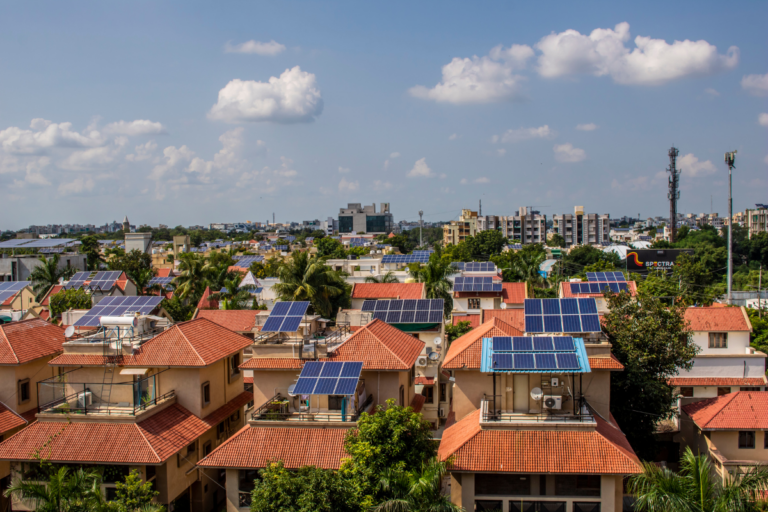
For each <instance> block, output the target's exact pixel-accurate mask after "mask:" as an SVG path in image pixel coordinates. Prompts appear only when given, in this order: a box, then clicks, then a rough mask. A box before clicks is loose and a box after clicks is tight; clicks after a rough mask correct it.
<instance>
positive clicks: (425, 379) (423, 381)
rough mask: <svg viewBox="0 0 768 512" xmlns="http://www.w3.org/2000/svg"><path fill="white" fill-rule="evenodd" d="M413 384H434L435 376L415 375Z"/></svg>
mask: <svg viewBox="0 0 768 512" xmlns="http://www.w3.org/2000/svg"><path fill="white" fill-rule="evenodd" d="M413 383H414V384H423V385H425V386H434V384H435V378H434V377H416V378H415V379H414V380H413Z"/></svg>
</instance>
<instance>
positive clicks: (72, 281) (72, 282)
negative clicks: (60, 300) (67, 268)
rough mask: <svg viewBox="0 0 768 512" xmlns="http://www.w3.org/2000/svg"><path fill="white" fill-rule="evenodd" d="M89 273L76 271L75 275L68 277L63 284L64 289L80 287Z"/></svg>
mask: <svg viewBox="0 0 768 512" xmlns="http://www.w3.org/2000/svg"><path fill="white" fill-rule="evenodd" d="M90 275H91V272H77V273H76V274H75V275H73V276H72V277H70V278H69V282H68V283H67V284H65V285H64V289H65V290H69V289H71V288H75V289H77V288H82V287H83V285H84V284H85V282H86V281H87V280H88V277H89V276H90Z"/></svg>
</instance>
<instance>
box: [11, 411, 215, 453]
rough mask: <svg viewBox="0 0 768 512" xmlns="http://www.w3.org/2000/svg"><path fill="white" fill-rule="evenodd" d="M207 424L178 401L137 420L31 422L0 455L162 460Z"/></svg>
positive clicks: (206, 428) (14, 436) (176, 450)
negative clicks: (121, 421) (123, 421)
mask: <svg viewBox="0 0 768 512" xmlns="http://www.w3.org/2000/svg"><path fill="white" fill-rule="evenodd" d="M210 428H211V426H210V425H209V424H208V423H206V422H204V421H203V420H201V419H200V418H198V417H197V416H195V415H194V414H192V413H191V412H189V411H188V410H186V409H185V408H183V407H182V406H180V405H178V404H174V405H172V406H170V407H168V408H166V409H164V410H162V411H160V412H158V413H156V414H154V415H153V416H151V417H149V418H147V419H146V420H144V421H142V422H139V423H95V422H79V421H78V422H71V423H67V422H63V421H62V422H59V421H36V422H35V423H33V424H32V425H30V426H28V427H27V428H25V429H22V430H21V431H19V432H18V433H17V434H15V435H13V436H11V437H10V438H9V439H7V440H6V441H4V442H3V443H0V460H33V459H35V454H36V453H38V452H39V453H40V454H41V455H42V456H44V457H45V458H46V459H48V460H50V461H51V462H80V463H97V464H98V463H107V464H113V463H123V464H127V463H130V464H162V463H163V462H164V461H166V460H168V459H169V458H170V457H171V456H172V455H174V454H175V453H176V452H178V451H179V450H181V449H182V448H183V447H184V446H187V445H189V444H190V443H191V442H192V441H194V440H195V439H197V438H198V437H200V436H201V435H202V434H203V433H205V432H206V431H208V430H209V429H210Z"/></svg>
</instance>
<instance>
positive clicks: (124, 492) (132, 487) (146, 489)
mask: <svg viewBox="0 0 768 512" xmlns="http://www.w3.org/2000/svg"><path fill="white" fill-rule="evenodd" d="M115 487H116V488H117V489H116V491H115V499H114V500H113V501H112V502H111V503H110V505H111V510H114V511H115V512H138V511H145V510H147V509H148V508H150V507H151V509H152V510H155V511H156V512H162V511H163V510H164V507H160V506H156V505H154V504H153V503H152V500H153V499H154V498H155V497H156V496H157V495H158V494H160V493H159V492H157V491H155V490H153V489H152V482H143V481H142V479H141V474H140V473H139V472H138V471H136V470H135V469H134V470H131V472H130V473H129V474H128V475H127V476H126V477H125V480H124V481H122V482H116V483H115Z"/></svg>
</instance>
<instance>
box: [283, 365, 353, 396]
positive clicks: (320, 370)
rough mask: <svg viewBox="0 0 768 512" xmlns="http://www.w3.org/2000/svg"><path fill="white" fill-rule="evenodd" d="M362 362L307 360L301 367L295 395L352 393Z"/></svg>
mask: <svg viewBox="0 0 768 512" xmlns="http://www.w3.org/2000/svg"><path fill="white" fill-rule="evenodd" d="M362 370H363V363H362V362H359V361H307V362H306V363H304V367H303V368H302V369H301V374H300V375H299V378H298V380H297V381H296V385H295V386H294V388H293V393H294V394H295V395H346V396H350V395H354V394H355V390H356V389H357V383H358V381H359V380H360V372H362Z"/></svg>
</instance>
